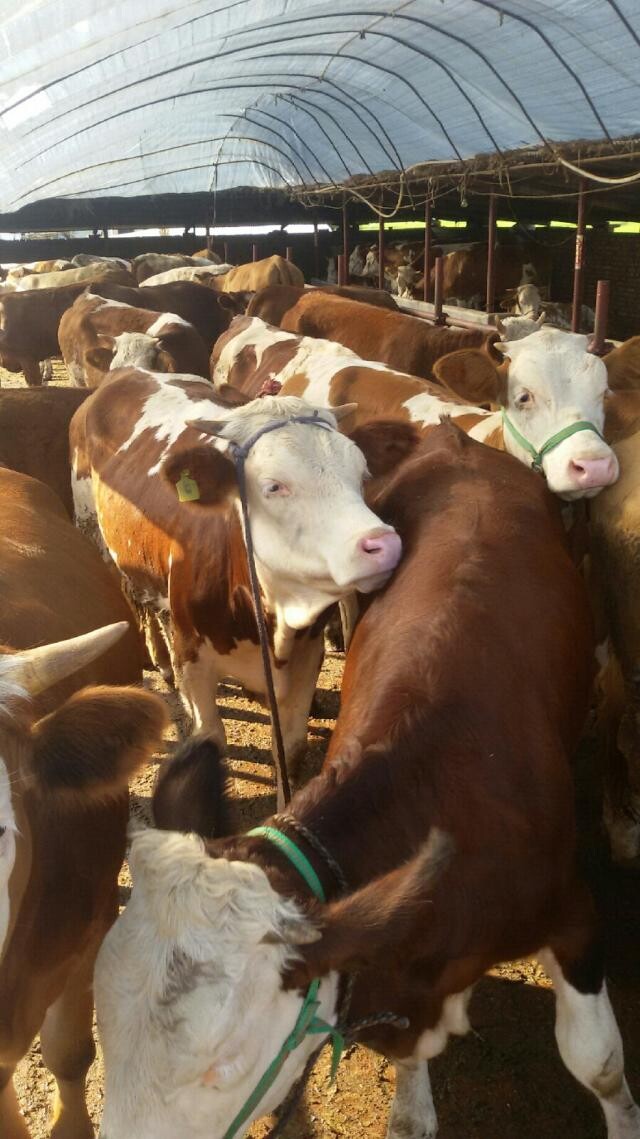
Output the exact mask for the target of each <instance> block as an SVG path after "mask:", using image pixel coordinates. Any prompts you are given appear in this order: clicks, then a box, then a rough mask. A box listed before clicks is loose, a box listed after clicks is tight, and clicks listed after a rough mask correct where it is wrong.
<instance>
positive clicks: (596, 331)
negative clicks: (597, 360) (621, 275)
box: [589, 281, 610, 356]
mask: <svg viewBox="0 0 640 1139" xmlns="http://www.w3.org/2000/svg"><path fill="white" fill-rule="evenodd" d="M609 295H610V282H609V281H598V285H597V289H596V318H595V321H594V323H593V339H592V341H591V343H590V345H589V351H590V352H593V354H594V356H602V355H604V342H605V340H606V338H607V318H608V316H609Z"/></svg>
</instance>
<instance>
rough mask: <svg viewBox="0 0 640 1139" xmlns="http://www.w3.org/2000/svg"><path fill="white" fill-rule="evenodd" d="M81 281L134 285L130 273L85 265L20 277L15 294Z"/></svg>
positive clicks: (74, 283) (103, 266)
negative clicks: (58, 271) (56, 271)
mask: <svg viewBox="0 0 640 1139" xmlns="http://www.w3.org/2000/svg"><path fill="white" fill-rule="evenodd" d="M81 281H83V282H84V284H85V286H86V285H88V284H90V283H91V281H117V282H118V283H119V284H120V285H133V284H135V282H134V279H133V277H132V275H131V273H128V272H127V270H126V269H122V268H120V266H117V267H116V268H113V267H112V266H111V265H105V264H100V265H95V264H92V265H85V266H83V267H82V268H80V269H65V270H63V271H62V272H61V273H35V274H32V275H31V276H27V277H22V279H21V280H19V281H18V282H17V284H16V292H28V291H29V290H30V289H55V288H57V287H58V286H59V285H77V284H79V283H80V282H81Z"/></svg>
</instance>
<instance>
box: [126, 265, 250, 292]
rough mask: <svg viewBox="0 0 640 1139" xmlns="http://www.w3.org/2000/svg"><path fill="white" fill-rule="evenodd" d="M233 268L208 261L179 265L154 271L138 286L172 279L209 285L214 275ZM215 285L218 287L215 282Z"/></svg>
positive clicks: (156, 283)
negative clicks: (161, 271)
mask: <svg viewBox="0 0 640 1139" xmlns="http://www.w3.org/2000/svg"><path fill="white" fill-rule="evenodd" d="M233 268H234V266H233V265H226V264H225V265H214V264H212V263H211V262H210V261H208V262H206V264H204V265H180V266H178V267H177V268H175V269H167V270H165V272H164V273H154V275H153V276H152V277H145V279H144V280H143V281H140V287H141V288H148V287H153V286H154V285H171V284H172V283H173V282H174V281H193V283H194V284H198V285H210V284H211V283H212V279H213V278H214V277H215V278H218V277H225V276H226V274H227V273H229V272H230V271H231V269H233ZM215 287H216V288H218V283H217V282H216V283H215Z"/></svg>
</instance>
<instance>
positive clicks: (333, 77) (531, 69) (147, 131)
mask: <svg viewBox="0 0 640 1139" xmlns="http://www.w3.org/2000/svg"><path fill="white" fill-rule="evenodd" d="M0 29H1V30H2V37H1V39H0V61H1V65H0V75H2V76H3V82H2V83H1V84H0V159H1V161H0V210H3V211H9V210H15V209H18V208H19V207H21V206H23V205H25V204H28V203H30V202H34V201H37V200H39V199H42V198H46V197H48V196H50V195H51V196H56V197H58V198H61V197H81V198H82V197H101V196H105V195H109V194H111V193H113V192H117V193H118V194H125V195H139V194H161V193H184V192H201V191H205V192H206V191H211V190H212V189H213V188H215V189H217V190H223V189H229V188H231V187H233V186H235V185H239V184H243V185H252V186H256V187H283V188H287V189H290V190H291V191H294V190H296V191H297V190H301V189H302V187H303V186H304V187H307V188H309V187H311V186H314V185H318V184H322V185H324V186H327V187H332V188H334V189H336V188H337V187H339V186H341V185H343V184H345V183H349V182H350V181H351V180H352V179H354V178H355V179H357V178H358V177H359V176H361V175H364V176H370V177H371V176H374V175H375V173H376V172H377V171H380V170H393V171H395V172H396V173H398V174H400V175H402V176H404V171H405V170H406V168H408V167H411V166H415V165H416V164H417V163H425V162H462V163H464V162H466V161H468V160H470V159H472V158H473V156H474V155H477V154H478V153H480V152H484V153H486V152H489V153H493V154H494V155H496V156H497V157H498V158H500V157H501V156H502V155H503V154H504V152H509V151H514V150H521V149H522V148H523V147H528V146H531V147H536V148H539V147H540V146H541V145H542V146H543V147H544V146H549V148H550V151H551V153H553V151H554V147H555V146H556V145H557V144H559V143H562V142H568V141H571V140H574V139H583V140H587V141H593V142H601V141H604V142H609V143H610V146H611V153H612V155H614V154H615V153H616V144H615V140H616V139H620V138H622V137H627V138H628V137H629V136H633V135H635V134H637V133H640V132H639V129H638V128H639V127H640V80H639V79H638V76H639V75H640V67H639V64H640V8H639V6H638V3H637V0H555V2H554V3H553V4H549V3H548V0H497V2H493V0H339V3H338V4H335V3H329V0H230V2H226V3H225V2H223V0H188V2H187V3H186V4H183V5H181V6H180V7H178V6H176V5H175V0H174V2H173V3H171V2H170V0H136V3H135V4H133V5H132V4H131V3H130V2H127V3H124V2H123V0H115V3H114V2H112V3H109V4H107V3H105V2H104V0H75V2H74V4H73V5H70V4H69V3H68V2H66V0H31V2H30V3H28V4H24V5H22V6H18V7H17V8H16V6H15V4H14V3H13V2H12V3H10V2H9V0H0ZM172 156H173V160H172ZM178 156H179V158H178ZM125 171H126V173H125Z"/></svg>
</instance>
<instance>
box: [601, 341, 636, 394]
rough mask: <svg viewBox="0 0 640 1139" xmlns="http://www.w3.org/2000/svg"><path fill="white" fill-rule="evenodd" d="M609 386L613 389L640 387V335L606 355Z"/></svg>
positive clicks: (623, 389)
mask: <svg viewBox="0 0 640 1139" xmlns="http://www.w3.org/2000/svg"><path fill="white" fill-rule="evenodd" d="M604 363H605V367H606V369H607V375H608V377H609V387H610V388H611V389H612V390H613V391H625V390H628V389H630V388H635V389H639V388H640V336H632V337H631V338H630V339H629V340H625V341H624V343H623V344H619V345H618V347H617V348H613V349H612V350H611V352H608V353H607V355H606V356H605V357H604Z"/></svg>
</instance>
